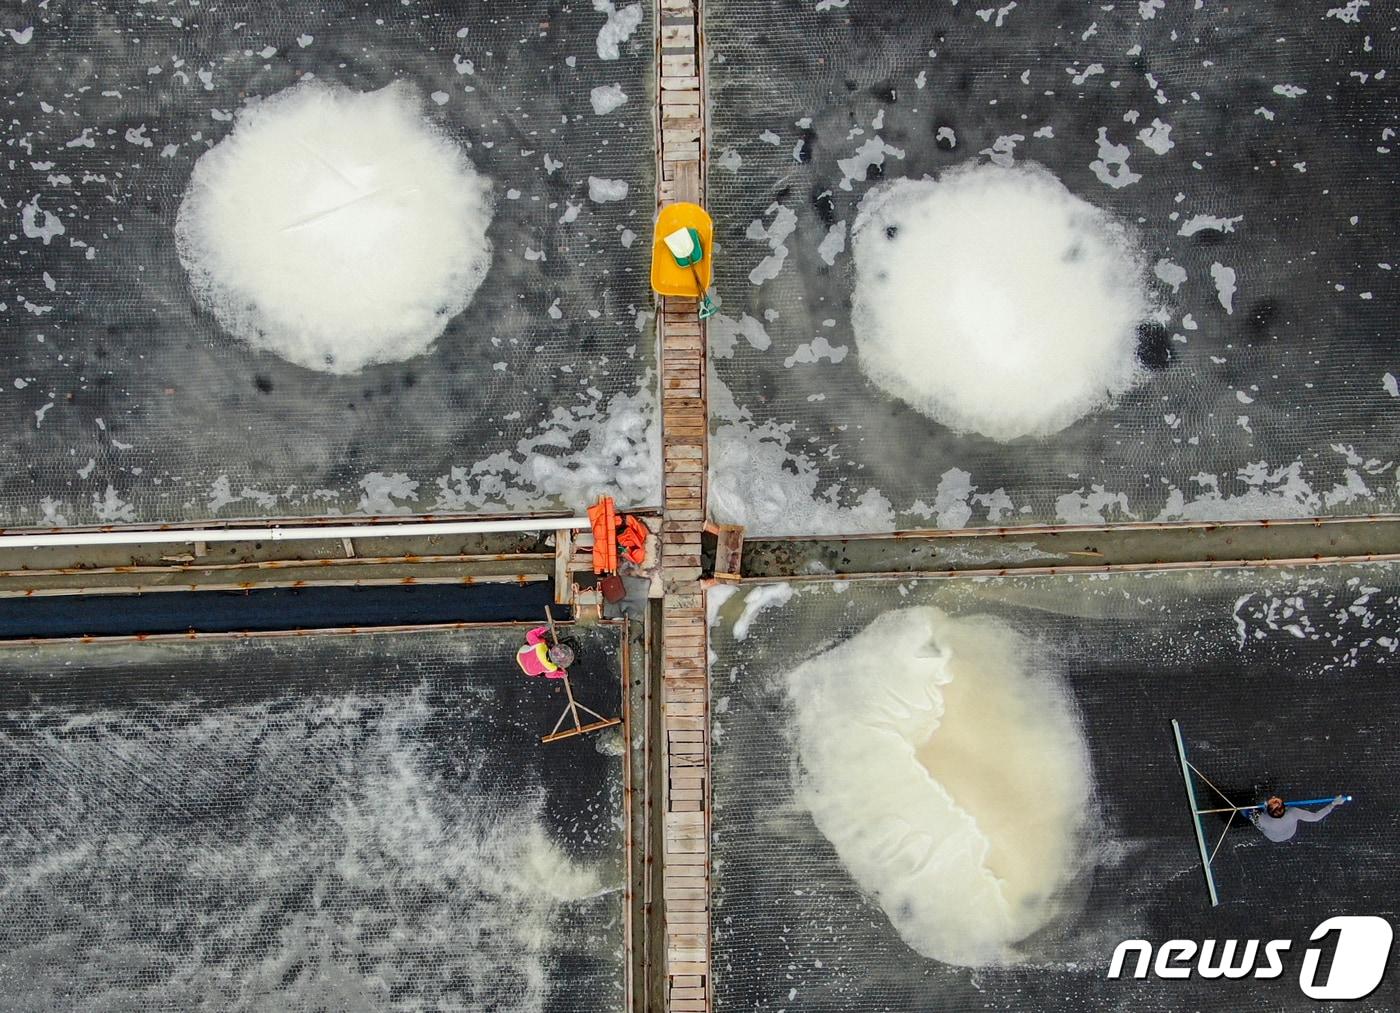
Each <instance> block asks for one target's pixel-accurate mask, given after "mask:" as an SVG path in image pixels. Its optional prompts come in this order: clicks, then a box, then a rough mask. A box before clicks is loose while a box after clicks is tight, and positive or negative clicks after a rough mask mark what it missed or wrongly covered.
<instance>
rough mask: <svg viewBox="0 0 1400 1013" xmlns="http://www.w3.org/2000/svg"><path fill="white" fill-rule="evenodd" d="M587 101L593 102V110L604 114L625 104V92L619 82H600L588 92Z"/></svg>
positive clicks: (598, 113) (601, 114)
mask: <svg viewBox="0 0 1400 1013" xmlns="http://www.w3.org/2000/svg"><path fill="white" fill-rule="evenodd" d="M588 101H589V102H591V103H592V104H593V112H594V113H596V114H597V115H599V116H606V115H607V114H608V113H610V112H613V111H614V110H617V109H621V108H622V107H623V106H624V105H626V104H627V93H626V92H624V91H623V90H622V85H620V84H602V85H599V86H598V87H597V88H594V89H593V90H592V91H590V92H589V93H588Z"/></svg>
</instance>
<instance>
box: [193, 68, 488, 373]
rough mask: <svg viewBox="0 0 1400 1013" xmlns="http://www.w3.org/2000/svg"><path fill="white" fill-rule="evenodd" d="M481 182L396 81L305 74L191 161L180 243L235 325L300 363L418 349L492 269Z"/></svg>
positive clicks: (211, 306) (344, 367)
mask: <svg viewBox="0 0 1400 1013" xmlns="http://www.w3.org/2000/svg"><path fill="white" fill-rule="evenodd" d="M490 222H491V202H490V183H489V182H488V181H487V180H486V179H485V178H484V177H482V176H481V175H479V174H478V173H477V172H476V170H475V169H474V168H473V166H472V164H471V163H470V162H469V161H468V160H467V158H466V156H465V155H464V154H463V153H462V151H461V149H460V148H458V147H457V145H456V144H455V143H453V142H452V140H450V139H449V138H448V137H446V136H445V135H443V134H441V133H440V132H438V131H437V130H435V129H434V128H433V127H432V125H431V124H430V123H428V121H426V120H425V119H424V118H423V116H422V113H421V105H420V102H419V99H418V97H417V95H415V94H414V92H413V91H412V90H411V89H409V88H408V87H406V86H403V85H391V86H390V87H388V88H385V89H383V90H381V91H376V92H370V93H361V92H355V91H350V90H348V89H344V88H338V87H331V86H328V85H324V84H321V83H319V82H308V83H306V84H301V85H298V86H296V87H293V88H289V89H287V90H286V91H283V92H280V93H278V94H276V95H274V96H272V97H271V98H269V99H266V100H264V101H262V102H259V103H257V104H255V105H250V106H249V107H248V108H246V109H244V110H243V111H241V112H240V113H239V114H238V120H237V123H236V124H235V126H234V129H233V132H232V133H231V134H229V135H228V136H227V137H226V138H224V139H223V140H222V141H220V142H219V143H218V144H217V145H215V146H214V147H213V148H211V149H210V150H209V151H207V152H206V153H205V154H203V155H201V156H200V158H199V160H198V161H197V162H196V163H195V167H194V173H193V175H192V176H191V178H190V183H189V187H188V188H187V189H186V191H185V196H184V201H183V203H182V204H181V206H180V214H179V218H178V220H177V222H176V226H175V238H176V242H177V245H178V249H179V254H180V262H181V263H182V264H184V266H185V270H186V271H187V272H188V273H189V276H190V281H191V283H192V285H193V288H194V293H195V296H196V297H197V298H198V300H199V302H200V303H201V304H202V305H203V306H204V307H205V308H206V309H207V310H209V312H211V313H212V314H213V315H214V317H215V318H216V319H217V320H218V321H219V323H220V324H221V325H222V326H223V327H224V328H225V329H226V330H228V331H229V332H230V333H232V334H234V335H235V336H237V337H239V338H241V339H243V340H244V341H247V342H248V343H249V344H251V345H253V346H255V347H257V348H261V349H264V350H266V351H269V352H273V353H275V354H277V355H280V356H281V357H282V358H284V359H286V360H288V361H289V362H293V363H296V364H297V365H299V366H304V367H306V368H307V369H318V370H324V371H326V372H330V373H353V372H355V371H356V370H359V369H361V368H363V367H365V366H368V365H371V364H374V363H380V362H394V361H399V360H403V359H409V358H412V357H413V356H415V355H420V354H422V353H423V352H425V351H426V350H427V349H428V348H429V347H430V346H431V345H432V343H433V341H435V340H436V339H437V337H438V335H440V334H441V333H442V332H443V330H444V329H445V328H446V327H447V324H448V322H449V321H450V320H451V319H452V318H453V317H454V316H456V315H457V314H458V313H460V312H461V311H462V310H463V309H464V308H466V306H467V304H468V303H470V302H471V299H472V296H473V295H475V294H476V290H477V289H478V288H479V287H480V285H481V283H482V280H483V279H484V278H485V276H486V271H487V268H488V267H489V266H490V262H491V244H490V242H489V240H488V239H487V236H486V230H487V226H488V225H489V224H490Z"/></svg>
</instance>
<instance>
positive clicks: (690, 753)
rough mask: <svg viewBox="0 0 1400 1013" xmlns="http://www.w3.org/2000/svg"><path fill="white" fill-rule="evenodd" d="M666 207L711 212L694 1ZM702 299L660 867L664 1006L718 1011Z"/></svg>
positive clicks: (667, 581)
mask: <svg viewBox="0 0 1400 1013" xmlns="http://www.w3.org/2000/svg"><path fill="white" fill-rule="evenodd" d="M660 2H661V11H660V18H659V25H658V30H659V34H660V37H659V39H658V43H659V45H658V47H657V52H658V54H659V56H658V59H659V66H658V68H657V71H658V81H659V82H660V88H659V89H658V95H659V96H660V103H659V109H658V114H659V119H658V123H657V135H658V138H659V140H660V143H659V144H658V146H657V147H658V153H659V159H658V162H659V164H658V165H657V170H658V175H657V181H658V186H657V190H658V193H657V197H658V201H659V204H668V203H671V202H672V201H677V200H688V201H694V202H696V203H703V199H702V195H703V192H704V190H703V182H702V180H703V171H704V163H703V159H702V155H701V153H702V151H703V150H704V137H703V134H704V120H703V112H702V110H703V106H702V103H701V88H700V70H701V61H700V53H699V47H698V44H697V43H698V37H699V32H700V25H699V22H698V17H697V14H698V12H697V9H696V2H695V0H660ZM697 314H698V306H697V304H696V302H695V300H693V299H673V298H665V299H662V300H661V313H660V316H659V322H658V325H659V327H660V333H661V388H662V390H661V425H662V433H663V442H664V447H665V451H664V453H665V494H664V496H663V500H662V502H663V516H662V522H661V556H662V558H661V562H662V583H663V591H664V597H663V601H662V607H663V612H662V616H663V618H662V675H661V685H662V699H661V707H662V724H663V726H664V729H665V743H664V746H663V750H664V763H665V764H666V789H665V797H664V800H663V813H664V815H663V819H664V820H665V827H664V832H663V838H664V847H665V853H664V854H663V855H662V879H663V892H664V903H663V908H664V917H665V931H666V1006H667V1009H669V1010H673V1011H676V1013H684V1011H698V1010H708V1009H709V1008H710V847H709V841H710V814H709V808H710V807H709V796H710V778H709V771H710V736H709V686H708V673H707V654H708V643H707V639H706V638H707V635H708V634H707V630H706V624H705V601H704V591H703V589H702V587H701V585H700V536H701V533H702V532H703V530H704V527H705V474H706V468H707V464H708V458H707V442H708V441H707V434H708V432H709V429H708V426H709V422H708V414H707V411H706V404H705V368H706V367H705V326H704V324H702V323H701V322H700V320H699V318H698V315H697Z"/></svg>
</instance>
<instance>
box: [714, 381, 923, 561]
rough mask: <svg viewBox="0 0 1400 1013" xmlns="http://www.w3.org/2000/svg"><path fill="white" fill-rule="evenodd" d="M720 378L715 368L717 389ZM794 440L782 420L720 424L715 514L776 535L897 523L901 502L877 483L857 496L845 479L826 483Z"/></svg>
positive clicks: (831, 532) (843, 531)
mask: <svg viewBox="0 0 1400 1013" xmlns="http://www.w3.org/2000/svg"><path fill="white" fill-rule="evenodd" d="M714 380H715V377H714V374H713V373H711V376H710V390H711V393H712V394H713V393H714V391H715V390H716V385H715V383H714ZM789 441H790V437H789V436H788V434H787V432H786V431H785V430H784V429H783V427H782V426H780V425H779V424H778V423H776V422H768V423H766V424H765V425H763V426H753V425H752V424H750V423H748V422H747V421H740V422H734V423H729V422H726V423H722V424H721V425H720V426H719V428H717V429H716V430H715V432H714V435H713V436H712V437H711V438H710V487H709V502H710V509H711V511H712V512H713V514H714V517H715V519H716V520H718V521H720V522H721V523H725V524H742V525H743V526H744V528H745V530H747V531H748V532H749V534H751V535H754V536H758V535H766V536H770V537H776V536H779V535H789V536H790V535H795V534H802V535H841V534H850V533H852V532H859V531H890V530H893V528H894V524H895V518H894V508H893V507H892V506H891V504H890V501H889V500H888V499H886V498H885V497H884V496H883V495H882V494H881V493H880V492H879V491H878V490H875V489H866V490H865V491H864V492H862V493H861V494H860V495H859V496H854V495H851V494H850V493H848V492H845V490H843V489H842V488H841V485H840V483H839V482H831V483H829V484H826V485H823V483H822V477H821V473H820V471H819V470H818V466H817V464H816V463H815V462H813V461H812V460H811V458H809V457H807V456H806V455H805V454H803V453H801V452H800V451H798V450H795V449H793V448H791V447H790V446H789ZM843 493H844V495H843ZM843 500H844V501H845V502H843Z"/></svg>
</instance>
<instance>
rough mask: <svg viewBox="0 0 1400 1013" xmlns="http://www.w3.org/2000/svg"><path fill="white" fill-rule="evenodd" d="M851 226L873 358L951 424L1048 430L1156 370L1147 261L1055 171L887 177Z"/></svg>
mask: <svg viewBox="0 0 1400 1013" xmlns="http://www.w3.org/2000/svg"><path fill="white" fill-rule="evenodd" d="M852 237H853V238H852V248H853V252H854V256H855V266H856V285H855V296H854V310H853V325H854V331H855V338H856V347H857V352H858V357H857V361H858V362H859V363H860V367H861V369H862V370H863V371H864V372H865V374H866V375H867V376H868V377H869V378H870V379H871V380H872V381H873V382H874V383H875V384H876V385H878V386H879V387H881V388H882V389H884V390H886V391H888V392H889V393H891V394H893V395H895V396H896V397H898V398H900V399H901V400H903V401H905V402H906V403H908V404H909V405H911V406H912V407H914V408H915V409H917V410H918V411H920V412H922V413H924V414H926V415H928V416H930V417H932V418H934V419H936V420H938V421H939V422H942V423H943V424H944V425H946V426H949V427H950V428H952V429H955V430H959V431H972V432H977V433H981V434H983V435H985V436H989V437H991V438H992V439H995V440H1002V441H1008V440H1013V439H1017V438H1019V437H1023V436H1048V435H1050V434H1052V433H1056V432H1058V431H1060V430H1062V429H1064V428H1065V427H1066V426H1068V425H1070V424H1071V423H1073V422H1074V421H1075V420H1076V419H1078V418H1080V417H1082V416H1084V415H1086V414H1088V413H1089V412H1092V411H1095V410H1098V409H1100V408H1103V407H1104V406H1105V405H1107V404H1108V403H1109V402H1110V401H1111V400H1112V399H1113V398H1114V397H1117V396H1118V395H1120V394H1122V393H1124V392H1125V391H1127V390H1128V389H1130V388H1131V387H1132V386H1133V385H1134V384H1135V383H1137V382H1138V381H1139V379H1141V377H1142V376H1143V374H1144V371H1143V368H1142V366H1141V365H1140V364H1139V362H1138V359H1137V329H1138V325H1139V324H1140V323H1141V322H1142V321H1144V320H1146V319H1147V318H1148V317H1149V315H1150V313H1151V311H1152V307H1151V305H1150V304H1149V301H1148V298H1147V295H1146V292H1145V289H1144V279H1145V276H1146V269H1145V265H1144V263H1143V261H1142V258H1141V256H1140V254H1139V253H1138V252H1137V251H1136V250H1135V249H1134V248H1133V246H1132V245H1131V243H1130V242H1129V240H1128V236H1127V234H1126V232H1125V231H1124V230H1123V229H1122V228H1121V227H1120V226H1118V225H1117V224H1115V223H1114V222H1113V221H1112V220H1111V219H1110V218H1109V217H1108V215H1106V214H1105V213H1104V212H1102V211H1100V210H1098V209H1097V208H1095V207H1093V206H1092V205H1090V204H1088V203H1086V202H1085V201H1083V200H1080V199H1079V198H1078V197H1076V196H1074V195H1073V194H1071V193H1070V192H1069V191H1068V190H1067V189H1065V187H1064V186H1063V185H1062V184H1061V183H1060V182H1059V180H1057V179H1056V178H1055V177H1054V176H1053V175H1051V174H1050V173H1049V172H1048V171H1046V170H1045V169H1042V168H1040V167H1038V166H1032V165H1029V164H1024V163H1023V164H1022V165H1020V166H1018V167H1015V168H1006V167H1001V166H993V165H969V166H966V167H964V168H960V169H955V170H952V171H951V172H948V173H945V174H944V175H943V176H941V177H940V178H939V179H938V180H937V181H934V180H896V181H894V182H891V183H887V184H884V185H882V186H880V187H878V188H876V189H875V190H873V191H871V193H870V194H868V195H867V196H866V198H865V200H864V201H862V202H861V206H860V212H859V215H858V216H857V219H856V224H855V227H854V228H853V230H852ZM1067 292H1072V293H1075V298H1073V299H1067V298H1065V293H1067Z"/></svg>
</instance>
